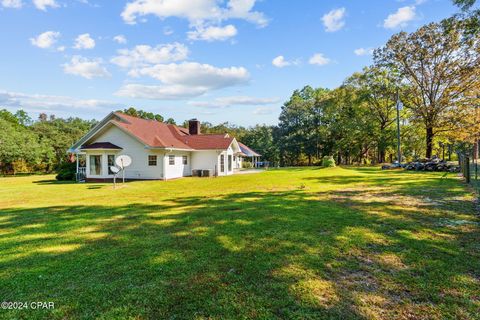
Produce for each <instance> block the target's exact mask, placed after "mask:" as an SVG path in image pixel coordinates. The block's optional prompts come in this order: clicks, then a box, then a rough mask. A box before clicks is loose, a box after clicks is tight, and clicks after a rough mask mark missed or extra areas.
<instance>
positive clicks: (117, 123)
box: [68, 112, 260, 180]
mask: <svg viewBox="0 0 480 320" xmlns="http://www.w3.org/2000/svg"><path fill="white" fill-rule="evenodd" d="M245 147H246V146H245V145H242V148H243V149H244V150H247V149H248V150H250V151H252V150H251V149H250V148H248V147H246V148H247V149H245ZM242 148H241V147H240V144H239V143H238V142H237V140H236V139H235V138H233V137H230V136H229V135H228V134H201V132H200V121H198V120H196V119H193V120H190V121H189V128H188V129H187V128H183V127H178V126H176V125H172V124H166V123H163V122H159V121H155V120H145V119H140V118H136V117H132V116H129V115H126V114H123V113H121V112H112V113H110V114H109V115H108V116H107V117H105V118H104V119H103V120H102V121H100V122H99V123H98V124H97V125H96V126H95V127H94V128H93V129H91V130H90V131H89V132H88V133H87V134H86V135H85V136H84V137H82V138H81V139H80V140H79V141H77V142H76V143H75V144H74V145H73V146H72V147H71V148H70V149H69V150H68V151H69V152H70V153H73V154H75V155H76V158H77V176H78V177H79V179H80V180H83V179H86V180H107V179H112V178H113V173H112V172H111V171H110V167H111V166H113V165H114V164H115V158H116V157H118V156H119V155H128V156H130V157H131V158H132V164H131V165H130V166H129V167H128V168H127V169H126V170H125V178H127V179H163V180H168V179H174V178H180V177H185V176H191V175H192V172H197V171H198V170H202V172H203V173H204V175H205V174H206V173H208V174H209V175H210V176H224V175H230V174H233V172H234V170H236V169H239V168H241V166H242V161H243V158H244V157H246V156H247V154H245V153H243V152H242ZM255 154H256V155H257V156H260V155H259V154H257V153H255ZM81 158H83V159H82V161H79V159H81ZM252 160H253V161H255V159H254V158H252Z"/></svg>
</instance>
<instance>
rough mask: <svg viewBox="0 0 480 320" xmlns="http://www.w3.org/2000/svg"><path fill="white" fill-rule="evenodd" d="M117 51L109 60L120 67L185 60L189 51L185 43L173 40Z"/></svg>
mask: <svg viewBox="0 0 480 320" xmlns="http://www.w3.org/2000/svg"><path fill="white" fill-rule="evenodd" d="M117 53H118V55H117V56H116V57H113V58H112V59H111V60H110V62H111V63H113V64H116V65H118V66H120V67H122V68H132V67H141V66H147V65H149V64H159V63H169V62H175V61H181V60H185V59H186V58H187V57H188V53H189V52H188V48H187V47H186V46H185V45H183V44H181V43H178V42H175V43H168V44H159V45H157V46H156V47H151V46H148V45H139V46H135V47H134V48H133V49H131V50H128V49H121V50H118V51H117Z"/></svg>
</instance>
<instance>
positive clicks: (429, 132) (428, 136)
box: [425, 126, 434, 159]
mask: <svg viewBox="0 0 480 320" xmlns="http://www.w3.org/2000/svg"><path fill="white" fill-rule="evenodd" d="M433 137H434V133H433V128H432V127H430V126H427V129H426V139H427V150H426V154H425V157H427V158H429V159H430V158H431V157H432V150H433Z"/></svg>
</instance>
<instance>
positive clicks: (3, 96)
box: [0, 90, 119, 112]
mask: <svg viewBox="0 0 480 320" xmlns="http://www.w3.org/2000/svg"><path fill="white" fill-rule="evenodd" d="M0 105H2V106H4V107H6V108H11V109H13V108H14V109H18V108H22V109H24V110H25V111H29V112H64V111H68V110H71V109H72V108H73V109H78V110H85V111H92V110H115V109H118V107H119V105H118V104H117V103H113V102H109V101H103V100H95V99H77V98H72V97H67V96H52V95H41V94H27V93H20V92H10V91H4V90H0Z"/></svg>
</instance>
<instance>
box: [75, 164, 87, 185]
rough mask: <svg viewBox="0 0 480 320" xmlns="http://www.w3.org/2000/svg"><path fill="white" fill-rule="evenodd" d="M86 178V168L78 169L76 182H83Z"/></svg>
mask: <svg viewBox="0 0 480 320" xmlns="http://www.w3.org/2000/svg"><path fill="white" fill-rule="evenodd" d="M86 178H87V168H85V167H79V168H78V171H77V181H78V182H83V181H85V179H86Z"/></svg>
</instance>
